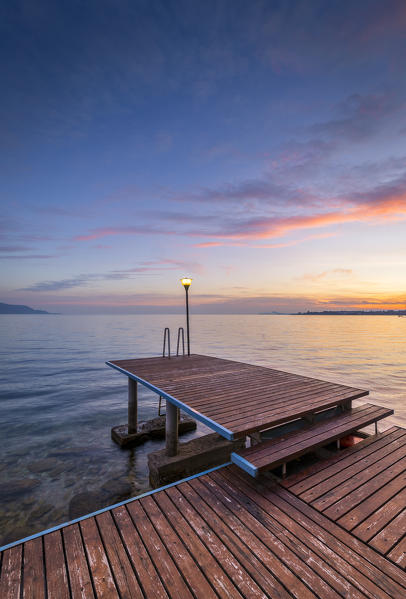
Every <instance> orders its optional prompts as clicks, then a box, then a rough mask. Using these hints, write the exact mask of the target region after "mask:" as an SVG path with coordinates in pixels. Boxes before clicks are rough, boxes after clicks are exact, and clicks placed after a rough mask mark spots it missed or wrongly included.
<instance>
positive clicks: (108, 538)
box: [96, 512, 144, 599]
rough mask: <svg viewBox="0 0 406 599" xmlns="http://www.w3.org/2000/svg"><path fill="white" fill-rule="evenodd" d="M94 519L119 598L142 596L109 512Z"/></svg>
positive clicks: (126, 598) (128, 598) (129, 598)
mask: <svg viewBox="0 0 406 599" xmlns="http://www.w3.org/2000/svg"><path fill="white" fill-rule="evenodd" d="M96 521H97V524H98V527H99V530H100V534H101V537H102V540H103V544H104V547H105V548H106V553H107V557H108V560H109V563H110V567H111V571H112V573H113V575H114V580H115V583H116V586H117V590H118V592H119V595H120V597H121V599H132V598H136V597H143V596H144V595H143V592H142V591H141V588H140V586H139V584H138V580H137V577H136V576H135V573H134V570H133V568H132V566H131V563H130V561H129V559H128V557H127V553H126V550H125V548H124V546H123V543H122V541H121V538H120V535H119V534H118V532H117V529H116V526H115V524H114V520H113V518H112V515H111V512H104V513H103V514H99V515H98V516H96Z"/></svg>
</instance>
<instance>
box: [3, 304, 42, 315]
mask: <svg viewBox="0 0 406 599" xmlns="http://www.w3.org/2000/svg"><path fill="white" fill-rule="evenodd" d="M0 314H50V312H46V311H45V310H33V309H32V308H29V307H28V306H15V305H14V304H3V303H1V302H0Z"/></svg>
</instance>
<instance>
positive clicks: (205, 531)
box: [166, 483, 291, 599]
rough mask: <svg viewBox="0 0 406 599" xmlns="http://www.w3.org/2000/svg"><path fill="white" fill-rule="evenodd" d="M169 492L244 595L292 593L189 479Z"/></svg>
mask: <svg viewBox="0 0 406 599" xmlns="http://www.w3.org/2000/svg"><path fill="white" fill-rule="evenodd" d="M166 492H167V494H168V495H169V496H170V498H171V499H172V501H173V502H174V503H176V505H179V506H180V507H181V510H182V513H184V514H185V517H186V518H187V520H188V521H189V522H190V525H191V526H192V528H193V529H194V530H195V531H196V533H197V534H198V535H199V537H200V538H201V540H202V541H203V542H204V543H205V545H206V546H207V547H208V549H209V551H210V552H211V553H212V554H213V556H214V557H215V558H216V559H217V560H218V562H219V564H220V565H221V566H222V568H223V569H224V570H225V571H226V572H227V574H228V575H229V576H230V577H231V578H232V580H233V582H234V584H235V585H237V587H238V589H239V591H240V592H241V594H242V595H243V596H244V597H249V598H250V599H251V597H252V598H262V599H263V597H264V593H265V596H269V597H275V596H278V595H279V596H280V597H281V598H284V597H289V596H291V595H289V593H286V592H284V588H283V586H282V585H281V583H280V582H279V581H278V580H277V573H275V574H276V576H274V573H273V572H271V571H269V570H268V569H267V568H266V567H265V566H264V564H263V561H262V560H261V557H262V551H261V550H260V551H259V554H257V553H255V552H252V551H249V550H247V546H246V545H245V544H244V543H243V542H242V541H241V539H240V538H239V536H238V535H236V534H235V533H234V532H233V531H232V530H231V529H229V528H228V527H227V526H226V525H225V524H224V522H223V521H222V520H221V519H219V518H218V517H217V515H216V513H215V512H213V510H211V508H210V507H209V506H207V504H206V503H205V502H204V501H202V500H201V499H200V498H199V495H198V494H197V493H196V491H195V490H194V489H193V488H192V487H191V486H190V485H189V484H187V483H183V484H182V485H179V486H178V487H176V488H175V487H171V488H170V489H168V490H167V491H166Z"/></svg>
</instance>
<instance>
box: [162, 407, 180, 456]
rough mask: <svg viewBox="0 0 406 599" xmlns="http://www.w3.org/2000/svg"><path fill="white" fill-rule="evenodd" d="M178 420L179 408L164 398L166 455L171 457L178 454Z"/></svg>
mask: <svg viewBox="0 0 406 599" xmlns="http://www.w3.org/2000/svg"><path fill="white" fill-rule="evenodd" d="M178 420H179V408H177V407H176V406H175V405H174V404H173V403H171V402H170V401H169V400H166V428H165V438H166V455H167V456H169V457H172V456H174V455H177V454H178Z"/></svg>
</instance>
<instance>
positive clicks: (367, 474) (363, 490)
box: [312, 450, 406, 520]
mask: <svg viewBox="0 0 406 599" xmlns="http://www.w3.org/2000/svg"><path fill="white" fill-rule="evenodd" d="M400 452H402V454H401V455H404V451H402V450H400ZM395 453H396V452H395ZM393 455H395V454H393ZM399 455H400V454H398V456H396V457H399ZM390 457H391V456H389V457H388V458H384V459H383V460H381V462H380V463H379V464H373V465H372V466H371V467H370V468H367V469H366V470H364V471H363V472H360V473H359V475H358V476H357V479H356V481H355V480H352V481H351V480H349V481H345V482H344V483H343V484H341V485H340V486H339V487H336V488H335V489H332V490H331V491H329V492H328V493H326V494H325V495H323V496H322V497H319V498H318V499H317V500H316V501H315V502H313V503H312V506H313V507H315V508H316V509H318V510H319V511H323V513H325V514H326V516H328V517H329V518H332V519H333V520H337V519H338V518H340V517H341V516H343V515H344V514H345V513H346V512H348V511H349V510H350V509H352V508H353V507H355V506H356V505H358V504H359V503H361V501H364V500H365V499H366V498H367V497H369V496H370V495H372V494H373V493H375V491H377V490H378V489H380V488H382V487H383V486H384V485H386V484H388V483H389V482H390V481H391V480H392V479H393V478H395V477H396V476H398V475H399V474H401V473H402V472H403V471H404V470H405V468H406V457H404V458H403V459H400V460H399V461H397V462H396V463H395V464H394V463H393V462H392V461H391V460H390V459H389V458H390ZM381 468H385V469H384V470H381Z"/></svg>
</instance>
